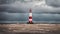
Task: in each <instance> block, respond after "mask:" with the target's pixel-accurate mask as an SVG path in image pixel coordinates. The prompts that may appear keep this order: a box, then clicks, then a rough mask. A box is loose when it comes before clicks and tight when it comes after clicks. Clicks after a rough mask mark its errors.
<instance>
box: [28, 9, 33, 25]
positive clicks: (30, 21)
mask: <svg viewBox="0 0 60 34" xmlns="http://www.w3.org/2000/svg"><path fill="white" fill-rule="evenodd" d="M29 24H33V22H32V10H31V9H30V10H29Z"/></svg>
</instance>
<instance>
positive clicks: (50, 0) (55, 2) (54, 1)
mask: <svg viewBox="0 0 60 34" xmlns="http://www.w3.org/2000/svg"><path fill="white" fill-rule="evenodd" d="M46 3H47V5H50V6H53V7H60V0H46Z"/></svg>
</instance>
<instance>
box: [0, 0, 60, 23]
mask: <svg viewBox="0 0 60 34" xmlns="http://www.w3.org/2000/svg"><path fill="white" fill-rule="evenodd" d="M30 8H31V9H32V13H33V21H54V22H56V21H60V0H0V22H1V21H28V13H29V9H30Z"/></svg>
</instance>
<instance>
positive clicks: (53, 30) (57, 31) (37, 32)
mask: <svg viewBox="0 0 60 34" xmlns="http://www.w3.org/2000/svg"><path fill="white" fill-rule="evenodd" d="M0 34H60V24H0Z"/></svg>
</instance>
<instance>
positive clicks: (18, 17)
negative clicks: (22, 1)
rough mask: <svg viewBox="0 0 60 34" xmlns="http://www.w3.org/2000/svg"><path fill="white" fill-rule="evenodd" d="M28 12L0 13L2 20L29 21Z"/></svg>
mask: <svg viewBox="0 0 60 34" xmlns="http://www.w3.org/2000/svg"><path fill="white" fill-rule="evenodd" d="M27 20H28V14H26V13H0V21H27Z"/></svg>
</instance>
